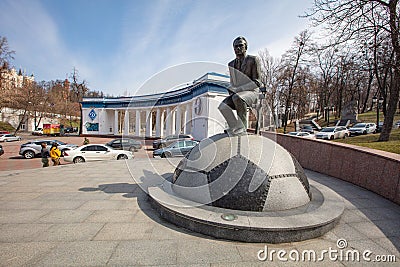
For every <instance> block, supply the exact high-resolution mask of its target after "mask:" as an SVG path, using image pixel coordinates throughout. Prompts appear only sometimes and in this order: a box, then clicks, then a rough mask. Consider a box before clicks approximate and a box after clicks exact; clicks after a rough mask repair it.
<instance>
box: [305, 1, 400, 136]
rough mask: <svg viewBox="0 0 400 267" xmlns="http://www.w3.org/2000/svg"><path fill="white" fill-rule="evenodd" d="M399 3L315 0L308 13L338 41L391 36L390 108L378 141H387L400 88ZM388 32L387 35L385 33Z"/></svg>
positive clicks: (388, 105)
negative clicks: (391, 77)
mask: <svg viewBox="0 0 400 267" xmlns="http://www.w3.org/2000/svg"><path fill="white" fill-rule="evenodd" d="M399 14H400V6H399V0H314V4H313V8H312V11H311V12H310V13H309V14H307V16H309V17H311V18H312V19H313V20H314V22H315V23H316V24H318V25H319V24H321V23H323V24H325V25H326V29H327V30H328V31H329V34H330V35H335V36H336V37H337V38H336V43H344V42H348V43H349V42H350V43H355V41H357V40H367V41H368V42H371V41H372V42H374V40H378V39H382V38H383V39H388V40H390V42H388V46H389V50H391V51H393V61H392V65H391V71H392V72H393V82H392V83H391V85H390V87H389V90H388V95H387V96H386V99H385V103H387V112H386V114H385V120H384V125H383V128H382V132H381V135H380V137H379V141H388V140H389V136H390V132H391V129H392V125H393V119H394V115H395V112H396V108H397V104H398V102H399V91H400V40H399V35H400V33H399V32H400V15H399ZM385 36H386V37H385Z"/></svg>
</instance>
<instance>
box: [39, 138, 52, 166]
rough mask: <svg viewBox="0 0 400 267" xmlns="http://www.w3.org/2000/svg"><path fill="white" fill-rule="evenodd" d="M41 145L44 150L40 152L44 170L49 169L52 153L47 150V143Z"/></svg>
mask: <svg viewBox="0 0 400 267" xmlns="http://www.w3.org/2000/svg"><path fill="white" fill-rule="evenodd" d="M40 145H41V146H42V149H41V150H40V154H41V156H42V163H43V168H44V167H49V157H50V152H49V150H48V149H47V146H46V143H41V144H40Z"/></svg>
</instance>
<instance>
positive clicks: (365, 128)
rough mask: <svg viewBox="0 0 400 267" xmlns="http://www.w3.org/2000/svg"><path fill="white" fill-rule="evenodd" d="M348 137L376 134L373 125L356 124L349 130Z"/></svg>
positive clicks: (374, 125)
mask: <svg viewBox="0 0 400 267" xmlns="http://www.w3.org/2000/svg"><path fill="white" fill-rule="evenodd" d="M349 132H350V135H356V134H368V133H375V132H376V124H375V123H357V124H355V125H354V126H353V127H351V128H350V129H349Z"/></svg>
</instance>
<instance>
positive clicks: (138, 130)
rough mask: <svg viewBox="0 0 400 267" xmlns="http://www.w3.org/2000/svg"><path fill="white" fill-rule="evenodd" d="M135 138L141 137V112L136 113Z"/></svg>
mask: <svg viewBox="0 0 400 267" xmlns="http://www.w3.org/2000/svg"><path fill="white" fill-rule="evenodd" d="M135 119H136V122H135V136H140V110H138V109H137V110H136V111H135Z"/></svg>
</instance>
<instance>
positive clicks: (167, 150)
mask: <svg viewBox="0 0 400 267" xmlns="http://www.w3.org/2000/svg"><path fill="white" fill-rule="evenodd" d="M198 143H199V142H197V141H193V140H180V141H176V142H175V143H172V144H170V145H169V146H167V147H164V148H160V149H157V150H154V151H153V157H156V156H159V157H162V158H169V157H179V156H181V157H182V156H185V155H186V154H187V153H189V152H190V150H192V148H193V147H195V146H196V145H197V144H198Z"/></svg>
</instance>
